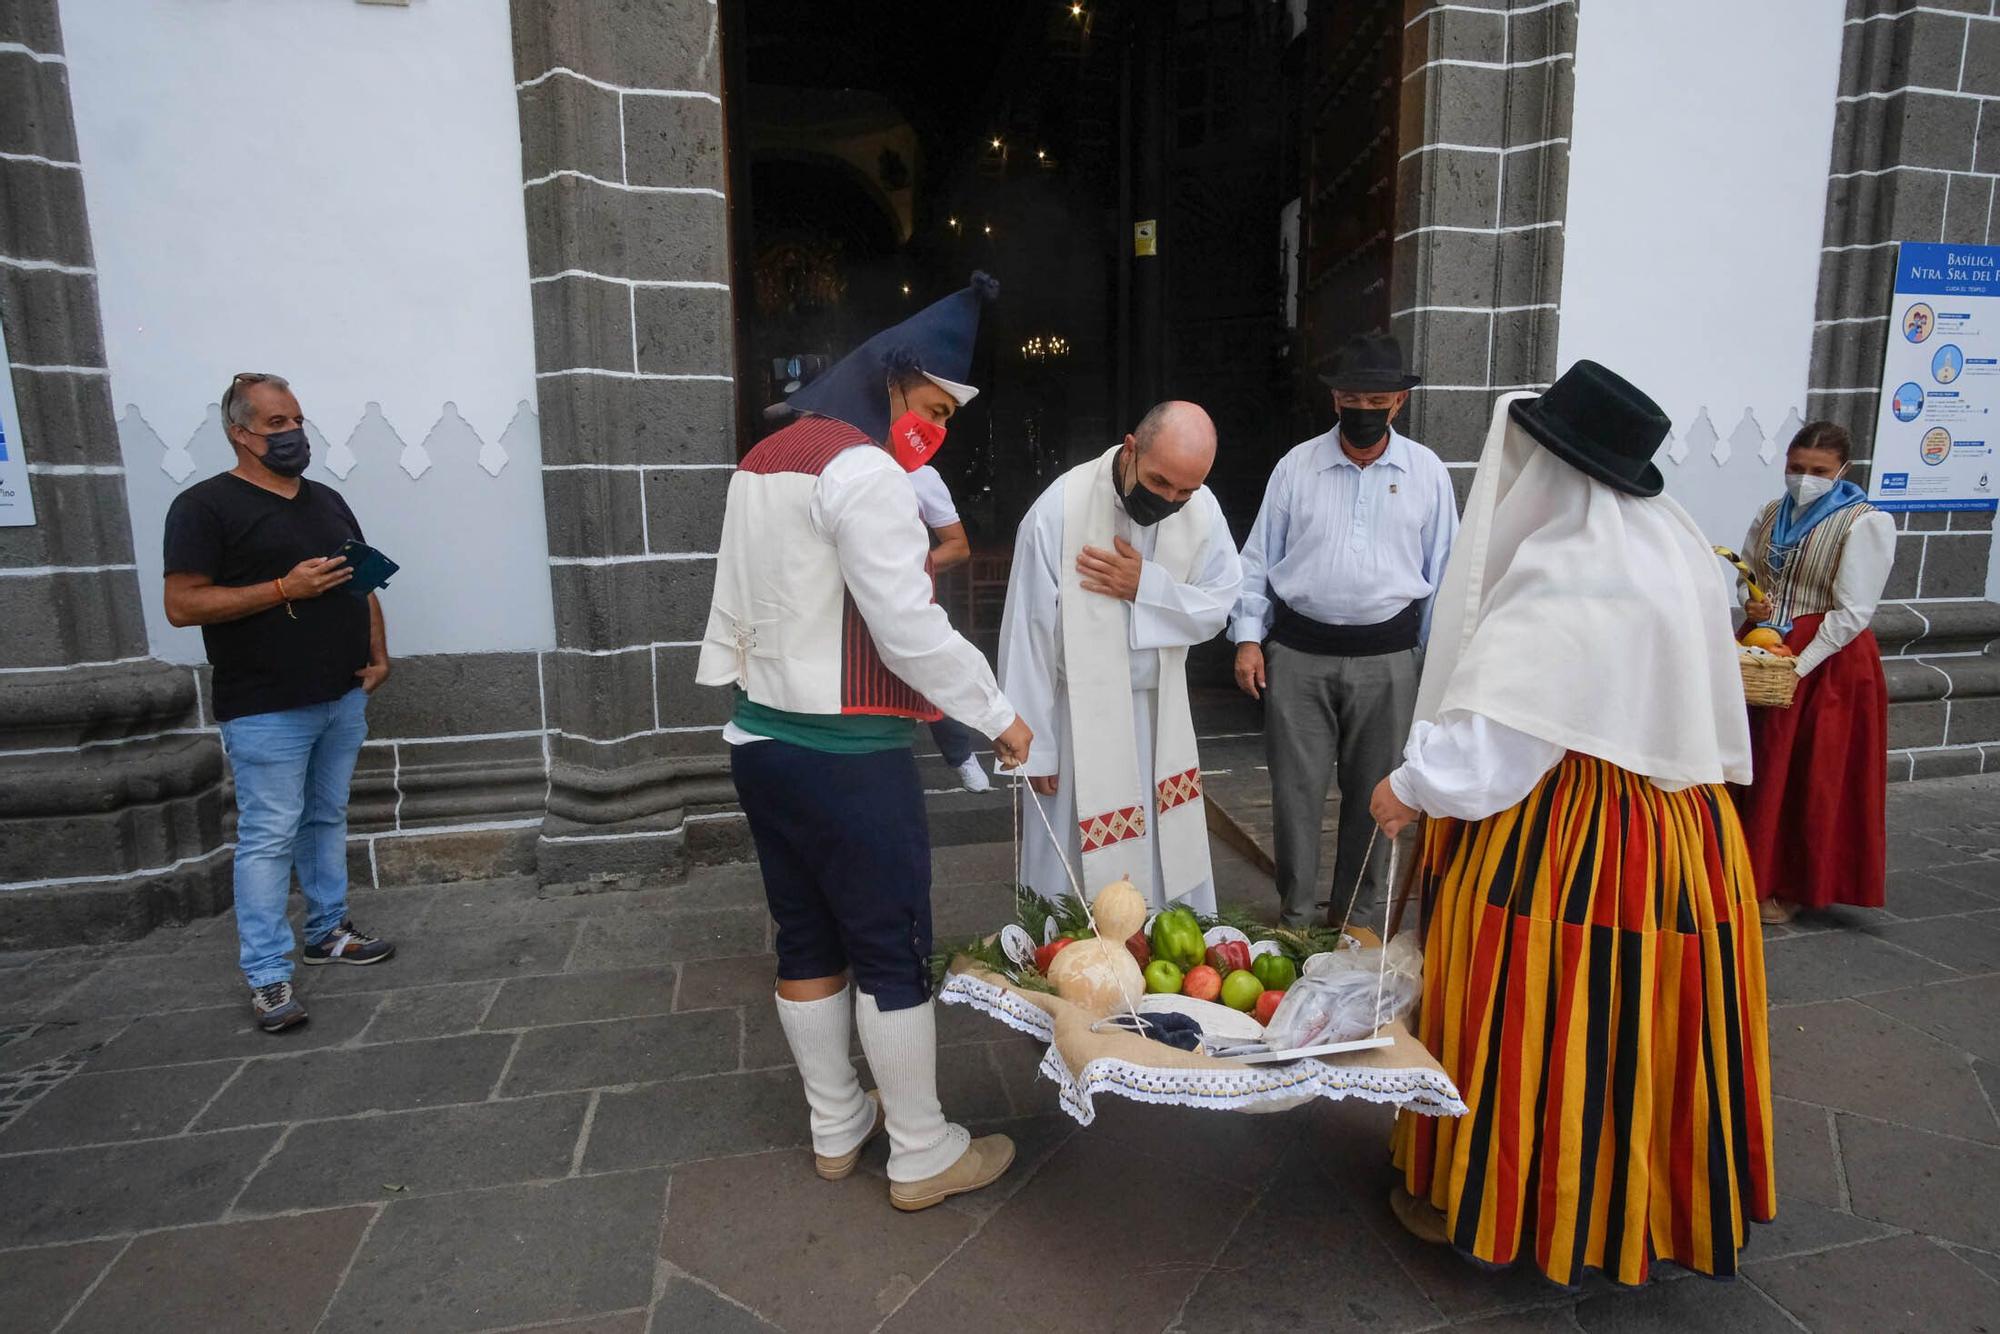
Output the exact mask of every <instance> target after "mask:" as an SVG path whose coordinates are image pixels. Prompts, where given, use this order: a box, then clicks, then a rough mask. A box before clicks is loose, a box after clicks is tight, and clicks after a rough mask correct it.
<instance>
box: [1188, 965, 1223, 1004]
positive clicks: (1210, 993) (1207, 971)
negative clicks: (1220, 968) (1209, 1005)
mask: <svg viewBox="0 0 2000 1334" xmlns="http://www.w3.org/2000/svg"><path fill="white" fill-rule="evenodd" d="M1221 994H1222V974H1221V973H1218V972H1216V971H1215V970H1214V969H1213V968H1210V967H1209V966H1208V965H1207V964H1205V963H1204V964H1197V965H1196V966H1195V967H1193V968H1190V969H1188V974H1187V980H1186V981H1184V982H1182V983H1181V995H1183V996H1192V997H1194V999H1196V1000H1205V1001H1212V1000H1214V999H1215V998H1216V997H1217V996H1220V995H1221Z"/></svg>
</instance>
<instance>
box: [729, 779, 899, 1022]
mask: <svg viewBox="0 0 2000 1334" xmlns="http://www.w3.org/2000/svg"><path fill="white" fill-rule="evenodd" d="M729 763H730V770H731V772H732V774H733V775H734V776H735V779H736V792H737V796H738V797H739V799H740V800H741V801H742V803H743V813H744V814H745V815H746V816H747V817H749V820H750V835H751V837H752V839H754V840H755V841H756V844H757V861H758V863H759V865H760V866H761V867H762V869H763V873H764V898H765V901H766V902H767V903H769V904H770V907H771V916H772V918H773V919H774V920H775V921H776V922H777V924H778V976H779V977H780V978H784V979H788V980H801V979H805V978H812V977H832V976H834V975H836V974H838V973H841V972H847V971H851V972H852V973H853V976H854V983H855V985H856V986H857V987H859V988H860V989H861V990H862V991H865V992H867V993H868V994H869V995H870V996H872V997H874V998H875V1004H876V1005H877V1006H878V1007H880V1008H881V1009H884V1010H905V1009H908V1008H910V1007H911V1006H913V1005H921V1004H922V1003H923V1002H924V1001H925V1000H927V999H929V996H930V976H929V967H928V959H929V956H930V952H931V845H930V829H929V826H928V825H927V824H926V822H925V813H924V796H923V787H922V785H921V784H920V783H919V782H918V781H917V764H916V758H915V756H914V755H913V754H912V753H911V752H910V751H909V750H908V749H901V750H881V751H871V752H869V753H867V754H863V755H836V754H830V753H828V752H826V751H818V750H808V749H807V748H805V747H803V746H794V745H792V744H790V743H788V742H784V741H756V742H751V743H750V744H747V745H741V746H731V747H730V756H729Z"/></svg>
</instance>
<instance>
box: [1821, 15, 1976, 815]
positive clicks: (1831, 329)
mask: <svg viewBox="0 0 2000 1334" xmlns="http://www.w3.org/2000/svg"><path fill="white" fill-rule="evenodd" d="M1847 11H1848V23H1847V27H1846V30H1845V37H1844V40H1843V42H1842V46H1841V70H1840V90H1839V102H1838V104H1837V106H1836V110H1835V117H1834V130H1833V163H1832V167H1831V170H1830V171H1829V173H1828V179H1827V193H1826V235H1825V245H1824V248H1823V250H1822V252H1821V257H1820V282H1819V304H1818V317H1817V321H1816V324H1815V327H1814V329H1813V351H1812V373H1811V388H1810V389H1809V390H1808V393H1807V397H1806V410H1807V413H1808V415H1810V416H1812V417H1827V418H1831V419H1833V420H1834V421H1838V422H1840V423H1842V424H1843V425H1845V426H1846V427H1847V428H1848V430H1849V431H1850V432H1851V433H1852V434H1853V436H1854V445H1855V462H1856V468H1855V471H1856V473H1857V474H1858V476H1857V478H1856V480H1857V481H1859V482H1860V483H1861V484H1862V485H1863V486H1866V485H1867V484H1868V471H1869V464H1870V462H1871V460H1872V457H1873V454H1874V447H1875V420H1876V415H1877V413H1878V411H1879V409H1880V398H1881V393H1880V381H1881V377H1882V352H1883V343H1884V340H1885V339H1886V338H1887V337H1888V336H1889V321H1890V312H1889V308H1888V307H1889V294H1890V292H1891V290H1892V289H1893V287H1894V285H1895V284H1894V279H1895V263H1896V243H1897V242H1899V241H1935V242H1945V243H1951V242H1958V243H1962V244H1981V243H1985V244H1992V243H1995V242H2000V205H1996V200H1995V195H1994V188H1995V182H1996V180H2000V18H1996V17H1993V16H1992V15H1991V14H1990V12H1989V5H1988V4H1987V3H1986V0H1979V2H1978V3H1974V2H1973V0H1936V3H1930V4H1926V5H1925V6H1924V7H1922V8H1916V7H1913V6H1908V5H1904V4H1897V3H1890V0H1849V3H1848V6H1847ZM1988 122H1991V123H1990V124H1989V123H1988ZM1897 526H1898V527H1899V528H1900V529H1901V530H1902V533H1901V536H1900V537H1899V538H1898V539H1897V546H1896V568H1895V572H1894V573H1893V574H1892V575H1891V576H1890V579H1889V586H1888V589H1887V590H1886V592H1885V593H1884V598H1885V601H1884V603H1883V606H1882V608H1881V610H1880V611H1879V612H1878V613H1877V615H1876V619H1875V632H1876V636H1877V637H1878V638H1879V639H1881V641H1882V649H1883V652H1884V653H1885V654H1886V655H1888V661H1887V662H1886V664H1885V669H1886V671H1887V673H1888V678H1889V697H1890V701H1891V702H1890V705H1889V747H1890V766H1889V773H1890V777H1891V778H1928V777H1936V776H1944V775H1951V774H1968V773H1979V772H1981V771H1982V769H1983V767H1984V766H1985V765H1987V764H1994V765H2000V660H1996V658H1995V657H1994V656H1993V649H1994V646H1995V644H1996V643H2000V605H1996V604H1994V603H1992V602H1988V601H1985V600H1984V598H1985V593H1986V575H1987V569H1988V561H1989V557H1990V554H1991V549H1992V542H1993V515H1992V514H1990V513H1985V514H1972V513H1965V512H1950V513H1941V514H1928V513H1926V514H1903V515H1898V516H1897ZM1982 650H1983V652H1982Z"/></svg>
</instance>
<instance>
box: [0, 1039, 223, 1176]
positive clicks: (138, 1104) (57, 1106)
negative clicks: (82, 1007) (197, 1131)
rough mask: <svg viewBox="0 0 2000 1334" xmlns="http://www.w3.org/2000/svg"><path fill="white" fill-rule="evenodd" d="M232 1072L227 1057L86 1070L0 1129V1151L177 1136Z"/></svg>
mask: <svg viewBox="0 0 2000 1334" xmlns="http://www.w3.org/2000/svg"><path fill="white" fill-rule="evenodd" d="M235 1073H236V1065H235V1064H234V1063H233V1062H229V1061H213V1062H210V1063H208V1064H206V1065H177V1066H172V1067H169V1068H167V1069H164V1070H114V1071H111V1072H109V1073H107V1074H97V1073H95V1072H93V1071H90V1070H86V1071H85V1072H84V1073H82V1074H79V1075H75V1076H72V1077H71V1078H69V1079H67V1080H65V1081H63V1083H62V1084H61V1085H59V1086H58V1087H56V1088H54V1089H52V1090H50V1091H49V1093H48V1094H47V1095H45V1096H44V1097H43V1098H42V1099H41V1100H40V1101H38V1102H36V1103H35V1104H34V1105H33V1106H32V1107H30V1108H28V1110H27V1111H26V1112H24V1113H22V1114H21V1115H20V1116H18V1117H16V1118H15V1119H14V1120H13V1122H11V1123H10V1124H9V1125H8V1126H7V1128H6V1129H4V1130H0V1153H19V1152H21V1151H23V1150H26V1149H60V1148H62V1147H64V1146H65V1145H71V1144H108V1143H111V1142H112V1141H115V1140H128V1139H155V1138H158V1137H160V1136H162V1135H177V1134H179V1133H180V1132H181V1131H182V1130H184V1129H186V1128H187V1125H188V1123H189V1122H190V1121H192V1120H194V1118H195V1117H196V1116H197V1115H199V1114H200V1112H201V1110H202V1109H203V1108H204V1107H207V1106H208V1104H209V1101H210V1100H211V1099H212V1098H214V1097H215V1095H216V1093H217V1092H219V1091H220V1090H221V1088H222V1086H223V1084H225V1083H226V1082H228V1080H229V1077H230V1076H231V1075H233V1074H235Z"/></svg>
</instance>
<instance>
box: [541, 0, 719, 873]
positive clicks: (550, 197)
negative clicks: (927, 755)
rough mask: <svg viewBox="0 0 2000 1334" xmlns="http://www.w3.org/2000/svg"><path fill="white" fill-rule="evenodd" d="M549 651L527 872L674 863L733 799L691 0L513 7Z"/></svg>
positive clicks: (711, 242)
mask: <svg viewBox="0 0 2000 1334" xmlns="http://www.w3.org/2000/svg"><path fill="white" fill-rule="evenodd" d="M513 16H514V53H515V72H516V78H517V80H518V86H519V90H520V112H521V145H522V178H523V187H522V189H523V198H524V203H525V207H526V209H527V218H528V256H529V267H530V270H531V273H530V281H531V282H532V284H533V287H534V309H535V357H536V369H537V376H538V389H539V394H540V400H541V421H542V459H543V487H544V495H545V503H546V506H547V512H548V532H549V553H550V556H549V564H550V570H549V577H550V580H551V583H552V585H553V588H554V594H555V619H556V645H557V647H556V649H555V651H554V652H552V653H549V654H546V655H544V656H543V659H542V662H543V680H542V695H543V703H544V707H545V709H546V712H547V726H548V728H549V762H550V763H549V799H548V816H547V819H546V821H545V823H544V825H543V831H542V837H541V840H540V843H539V859H540V874H541V877H542V879H544V880H545V881H569V880H583V879H591V878H598V877H604V876H613V875H651V874H658V873H661V872H663V871H665V872H669V873H671V872H674V871H677V870H678V869H679V868H680V867H681V866H682V865H683V864H684V862H685V856H686V826H685V812H686V808H687V806H688V805H689V804H690V803H691V802H696V803H699V802H704V801H707V802H713V801H717V800H723V799H730V798H732V797H733V790H732V789H731V788H730V786H729V782H728V777H727V761H726V757H725V755H724V751H723V747H722V744H721V739H720V735H719V732H720V724H721V721H722V719H721V716H720V712H719V711H721V710H722V709H724V708H725V707H726V703H727V701H726V699H724V698H722V697H721V696H722V692H719V691H714V690H704V689H701V688H699V687H697V686H695V685H694V682H693V676H694V663H695V652H696V650H695V645H696V643H697V641H698V640H699V639H700V636H701V633H702V629H703V625H704V623H705V621H706V617H707V610H708V599H709V592H710V588H711V585H712V583H713V580H714V568H715V549H716V544H717V539H718V536H719V534H720V529H721V518H722V502H723V496H724V493H725V490H726V488H727V485H728V480H729V471H730V469H731V468H732V467H733V466H734V463H735V458H736V444H735V439H736V437H735V389H734V366H733V353H732V340H731V333H730V331H731V306H730V292H729V287H728V277H729V264H728V230H729V229H728V218H729V214H728V200H727V198H726V197H725V191H724V185H725V160H724V152H723V118H722V100H721V91H722V90H721V77H720V72H721V66H722V52H721V34H720V33H719V31H718V20H717V9H716V6H715V5H713V4H711V3H708V2H707V0H647V2H646V3H639V2H638V0H631V2H629V3H615V4H614V3H605V4H593V5H578V4H574V3H569V2H568V0H513Z"/></svg>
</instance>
